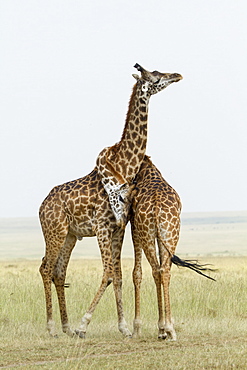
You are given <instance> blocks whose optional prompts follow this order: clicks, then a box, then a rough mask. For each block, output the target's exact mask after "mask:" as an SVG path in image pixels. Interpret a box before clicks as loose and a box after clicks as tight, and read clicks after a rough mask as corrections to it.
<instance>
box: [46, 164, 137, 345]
mask: <svg viewBox="0 0 247 370" xmlns="http://www.w3.org/2000/svg"><path fill="white" fill-rule="evenodd" d="M128 202H131V199H129V200H128ZM39 218H40V223H41V227H42V231H43V236H44V239H45V244H46V251H45V256H44V257H43V259H42V263H41V266H40V274H41V276H42V279H43V285H44V291H45V300H46V315H47V329H48V332H49V334H50V335H51V336H56V335H57V334H56V330H55V323H54V320H53V312H52V291H51V284H52V282H53V283H54V284H55V288H56V293H57V297H58V302H59V310H60V317H61V324H62V330H63V332H64V333H66V334H67V335H69V336H71V337H72V336H74V335H75V334H76V335H78V336H79V337H81V338H84V337H85V334H86V330H87V326H88V324H89V323H90V320H91V317H92V314H93V312H94V310H95V308H96V305H97V304H98V302H99V300H100V298H101V296H102V295H103V293H104V291H105V289H106V288H107V286H108V285H109V284H110V283H111V282H112V281H113V287H114V292H115V296H116V302H117V312H118V328H119V330H120V332H121V333H122V334H123V335H124V336H126V337H131V333H130V331H129V329H128V327H127V324H126V321H125V318H124V315H123V308H122V298H121V290H117V289H116V288H117V284H119V281H116V280H113V265H112V251H111V248H112V246H113V248H114V245H120V244H122V240H123V236H124V229H121V228H119V227H117V225H116V219H115V217H114V215H113V213H112V210H111V207H110V204H109V200H108V196H107V194H106V193H105V190H104V188H103V185H102V183H101V180H100V176H99V174H98V172H97V168H94V170H93V171H92V172H91V173H90V174H88V175H86V176H84V177H82V178H79V179H77V180H74V181H70V182H67V183H65V184H62V185H58V186H56V187H54V188H53V189H52V190H51V192H50V193H49V194H48V196H47V197H46V198H45V199H44V201H43V202H42V204H41V206H40V210H39ZM95 235H96V236H97V240H98V244H99V248H100V253H101V258H102V265H103V276H102V281H101V285H100V287H99V289H98V291H97V293H96V295H95V297H94V299H93V301H92V303H91V304H90V306H89V309H88V310H87V312H86V314H85V315H84V316H83V318H82V322H81V326H80V327H79V329H76V330H72V329H71V328H70V325H69V320H68V314H67V309H66V300H65V291H64V288H65V278H66V271H67V266H68V263H69V260H70V256H71V253H72V250H73V248H74V246H75V244H76V241H77V240H82V238H83V237H91V236H95ZM114 250H116V252H115V255H114V258H115V259H116V260H118V259H119V258H120V257H119V256H118V255H117V253H118V251H119V248H114ZM120 268H121V266H120ZM119 274H121V269H120V271H119Z"/></svg>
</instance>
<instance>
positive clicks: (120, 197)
mask: <svg viewBox="0 0 247 370" xmlns="http://www.w3.org/2000/svg"><path fill="white" fill-rule="evenodd" d="M118 199H119V200H120V202H122V203H124V199H123V197H122V195H119V197H118Z"/></svg>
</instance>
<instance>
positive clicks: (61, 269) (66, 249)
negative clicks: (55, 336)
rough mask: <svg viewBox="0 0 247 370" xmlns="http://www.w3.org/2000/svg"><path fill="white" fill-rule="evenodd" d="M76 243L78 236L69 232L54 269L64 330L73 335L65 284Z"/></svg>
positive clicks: (54, 280) (54, 279)
mask: <svg viewBox="0 0 247 370" xmlns="http://www.w3.org/2000/svg"><path fill="white" fill-rule="evenodd" d="M75 244H76V237H75V236H74V235H71V234H68V235H67V237H66V240H65V243H64V245H63V247H62V248H61V250H60V253H59V256H58V259H57V262H56V265H55V268H54V271H53V282H54V284H55V287H56V292H57V297H58V303H59V309H60V317H61V324H62V329H63V332H64V333H66V334H67V335H69V336H70V337H72V336H73V335H74V332H73V331H72V330H71V329H70V326H69V321H68V315H67V309H66V300H65V292H64V284H65V278H66V271H67V267H68V263H69V259H70V256H71V252H72V250H73V248H74V246H75Z"/></svg>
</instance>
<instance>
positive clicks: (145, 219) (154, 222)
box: [130, 156, 214, 340]
mask: <svg viewBox="0 0 247 370" xmlns="http://www.w3.org/2000/svg"><path fill="white" fill-rule="evenodd" d="M136 184H137V185H136V194H135V196H134V198H133V202H132V209H131V219H130V220H131V232H132V240H133V244H134V255H135V264H134V269H133V282H134V287H135V318H134V331H133V336H139V335H140V331H141V319H140V286H141V280H142V268H141V262H142V250H143V251H144V254H145V256H146V258H147V260H148V262H149V263H150V266H151V268H152V274H153V278H154V282H155V285H156V292H157V301H158V313H159V319H158V329H159V332H158V338H159V339H165V338H166V337H167V336H168V337H169V338H170V339H171V340H176V332H175V329H174V326H173V321H172V317H171V308H170V297H169V284H170V269H171V265H172V263H174V264H176V265H178V266H183V267H188V268H190V269H192V270H194V271H196V272H197V273H199V274H201V275H203V276H205V277H207V278H209V279H211V280H214V279H213V278H211V277H210V276H207V275H206V274H205V273H204V272H205V271H207V270H208V271H212V270H211V269H209V268H207V265H201V264H199V263H198V262H197V261H191V260H181V259H180V258H179V257H177V256H176V255H175V250H176V246H177V243H178V239H179V231H180V211H181V201H180V198H179V196H178V194H177V192H176V191H175V190H174V189H173V188H172V187H171V186H170V185H169V184H168V183H167V182H166V181H165V180H164V178H163V177H162V175H161V173H160V171H159V170H158V169H157V168H156V167H155V165H154V164H153V163H152V161H151V160H150V159H149V157H147V156H145V157H144V160H143V162H142V166H141V168H140V171H139V172H138V174H137V176H136ZM156 240H157V245H158V255H159V258H158V257H157V250H156V245H155V242H156Z"/></svg>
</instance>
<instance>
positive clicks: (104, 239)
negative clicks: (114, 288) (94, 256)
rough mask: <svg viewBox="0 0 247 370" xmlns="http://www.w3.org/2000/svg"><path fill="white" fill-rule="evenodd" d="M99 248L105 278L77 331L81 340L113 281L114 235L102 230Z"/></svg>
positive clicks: (103, 277)
mask: <svg viewBox="0 0 247 370" xmlns="http://www.w3.org/2000/svg"><path fill="white" fill-rule="evenodd" d="M97 238H98V243H99V248H100V252H101V259H102V264H103V276H102V281H101V284H100V287H99V289H98V291H97V293H96V294H95V296H94V298H93V301H92V302H91V304H90V306H89V308H88V310H87V311H86V313H85V315H84V316H83V317H82V320H81V325H80V327H79V328H78V329H76V330H75V333H76V334H77V335H78V336H79V337H80V338H85V336H86V332H87V328H88V325H89V324H90V322H91V319H92V315H93V313H94V311H95V309H96V307H97V305H98V303H99V301H100V299H101V297H102V296H103V294H104V292H105V290H106V288H107V287H108V285H110V284H111V283H112V281H113V266H112V257H111V240H112V235H111V233H110V232H109V231H107V233H106V232H103V231H102V230H101V231H100V232H99V233H98V234H97Z"/></svg>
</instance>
